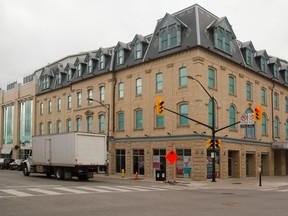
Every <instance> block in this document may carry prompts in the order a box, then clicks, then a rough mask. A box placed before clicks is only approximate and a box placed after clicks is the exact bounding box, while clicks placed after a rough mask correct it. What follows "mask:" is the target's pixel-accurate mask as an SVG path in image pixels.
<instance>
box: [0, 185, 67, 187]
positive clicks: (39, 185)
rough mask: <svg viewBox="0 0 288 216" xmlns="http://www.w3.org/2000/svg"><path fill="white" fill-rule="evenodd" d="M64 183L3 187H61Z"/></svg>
mask: <svg viewBox="0 0 288 216" xmlns="http://www.w3.org/2000/svg"><path fill="white" fill-rule="evenodd" d="M61 186H62V185H29V186H24V185H22V186H7V187H3V188H42V187H43V188H45V187H61Z"/></svg>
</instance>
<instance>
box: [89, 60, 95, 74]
mask: <svg viewBox="0 0 288 216" xmlns="http://www.w3.org/2000/svg"><path fill="white" fill-rule="evenodd" d="M93 70H94V63H93V60H92V59H90V60H89V62H88V73H93Z"/></svg>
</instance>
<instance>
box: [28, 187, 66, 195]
mask: <svg viewBox="0 0 288 216" xmlns="http://www.w3.org/2000/svg"><path fill="white" fill-rule="evenodd" d="M28 190H30V191H35V192H39V193H43V194H47V195H61V193H58V192H55V191H50V190H44V189H41V188H28Z"/></svg>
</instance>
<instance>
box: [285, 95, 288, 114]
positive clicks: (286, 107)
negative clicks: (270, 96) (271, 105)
mask: <svg viewBox="0 0 288 216" xmlns="http://www.w3.org/2000/svg"><path fill="white" fill-rule="evenodd" d="M285 111H286V112H288V98H287V97H286V98H285Z"/></svg>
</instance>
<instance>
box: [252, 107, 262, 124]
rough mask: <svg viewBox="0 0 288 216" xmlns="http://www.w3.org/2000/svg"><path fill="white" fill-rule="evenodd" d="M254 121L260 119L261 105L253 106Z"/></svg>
mask: <svg viewBox="0 0 288 216" xmlns="http://www.w3.org/2000/svg"><path fill="white" fill-rule="evenodd" d="M254 121H256V122H260V121H262V106H255V107H254Z"/></svg>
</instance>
